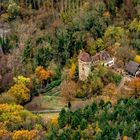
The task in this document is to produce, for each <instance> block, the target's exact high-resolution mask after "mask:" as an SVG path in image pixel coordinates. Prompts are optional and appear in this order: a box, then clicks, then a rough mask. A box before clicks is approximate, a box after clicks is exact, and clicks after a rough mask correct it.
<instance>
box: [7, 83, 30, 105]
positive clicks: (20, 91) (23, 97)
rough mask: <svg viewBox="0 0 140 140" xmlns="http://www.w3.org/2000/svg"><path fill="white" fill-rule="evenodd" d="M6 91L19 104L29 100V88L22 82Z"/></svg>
mask: <svg viewBox="0 0 140 140" xmlns="http://www.w3.org/2000/svg"><path fill="white" fill-rule="evenodd" d="M7 93H8V94H9V95H11V96H13V97H14V98H15V99H16V102H17V103H19V104H23V103H25V102H27V101H29V100H30V90H29V89H28V88H27V87H26V86H25V85H24V84H15V85H14V86H12V87H11V88H10V89H9V90H8V92H7Z"/></svg>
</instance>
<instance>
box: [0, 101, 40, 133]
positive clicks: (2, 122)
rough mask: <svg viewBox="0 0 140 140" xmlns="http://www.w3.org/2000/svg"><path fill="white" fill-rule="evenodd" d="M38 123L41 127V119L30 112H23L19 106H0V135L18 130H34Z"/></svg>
mask: <svg viewBox="0 0 140 140" xmlns="http://www.w3.org/2000/svg"><path fill="white" fill-rule="evenodd" d="M38 121H39V122H40V125H41V117H40V116H37V115H34V114H32V113H31V112H29V111H27V110H24V108H23V107H22V106H21V105H15V104H0V130H3V131H0V134H1V135H4V134H6V131H4V130H7V131H8V132H13V131H15V130H18V129H21V128H23V129H25V130H26V129H34V128H35V126H36V125H38Z"/></svg>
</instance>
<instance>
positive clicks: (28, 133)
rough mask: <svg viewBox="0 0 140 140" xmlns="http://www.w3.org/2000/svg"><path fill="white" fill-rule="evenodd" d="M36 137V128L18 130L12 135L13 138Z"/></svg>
mask: <svg viewBox="0 0 140 140" xmlns="http://www.w3.org/2000/svg"><path fill="white" fill-rule="evenodd" d="M37 137H38V132H37V131H36V130H31V131H28V130H18V131H15V132H14V133H13V135H12V139H13V140H21V139H22V140H32V139H36V138H37Z"/></svg>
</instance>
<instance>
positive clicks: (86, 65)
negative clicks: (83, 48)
mask: <svg viewBox="0 0 140 140" xmlns="http://www.w3.org/2000/svg"><path fill="white" fill-rule="evenodd" d="M78 63H79V64H78V65H79V66H78V67H79V80H81V81H85V80H86V79H87V77H88V76H89V74H90V72H91V62H83V61H81V60H78Z"/></svg>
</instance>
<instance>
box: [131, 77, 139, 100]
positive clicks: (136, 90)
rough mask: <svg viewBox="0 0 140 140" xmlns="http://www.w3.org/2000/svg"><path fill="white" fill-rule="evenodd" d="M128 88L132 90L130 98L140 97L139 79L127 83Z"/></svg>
mask: <svg viewBox="0 0 140 140" xmlns="http://www.w3.org/2000/svg"><path fill="white" fill-rule="evenodd" d="M129 87H130V88H131V89H133V92H132V96H134V97H136V98H137V97H140V78H135V79H133V80H132V81H130V82H129Z"/></svg>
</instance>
